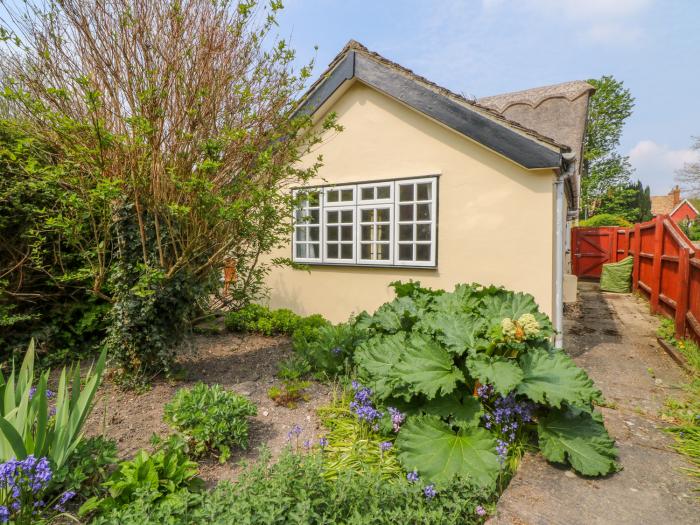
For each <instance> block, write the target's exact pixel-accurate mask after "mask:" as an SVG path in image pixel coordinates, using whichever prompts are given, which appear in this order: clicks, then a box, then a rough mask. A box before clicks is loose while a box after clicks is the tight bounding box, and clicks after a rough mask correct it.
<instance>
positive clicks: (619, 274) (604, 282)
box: [600, 256, 634, 293]
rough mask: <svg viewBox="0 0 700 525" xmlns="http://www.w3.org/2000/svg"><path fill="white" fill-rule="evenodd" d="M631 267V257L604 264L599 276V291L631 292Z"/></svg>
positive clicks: (632, 259) (632, 264) (632, 261)
mask: <svg viewBox="0 0 700 525" xmlns="http://www.w3.org/2000/svg"><path fill="white" fill-rule="evenodd" d="M633 266H634V258H633V257H632V256H629V257H625V258H624V259H622V260H621V261H620V262H616V263H608V264H604V265H603V271H602V272H601V274H600V289H601V290H602V291H603V292H617V293H628V292H631V291H632V267H633Z"/></svg>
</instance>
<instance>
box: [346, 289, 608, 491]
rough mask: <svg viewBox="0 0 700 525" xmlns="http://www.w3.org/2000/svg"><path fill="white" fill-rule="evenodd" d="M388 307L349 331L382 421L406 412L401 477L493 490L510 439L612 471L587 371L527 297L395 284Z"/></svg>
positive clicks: (589, 470) (584, 467)
mask: <svg viewBox="0 0 700 525" xmlns="http://www.w3.org/2000/svg"><path fill="white" fill-rule="evenodd" d="M394 286H395V289H396V291H397V297H396V299H395V300H393V301H391V302H388V303H386V304H384V305H382V306H380V307H379V309H378V310H377V311H376V312H375V313H374V314H373V315H370V314H367V313H362V314H360V315H359V316H358V317H357V318H356V319H355V323H354V327H355V329H356V331H358V333H361V334H362V336H363V337H362V342H361V343H360V344H359V346H358V348H357V350H356V351H355V354H354V360H355V364H356V366H357V370H358V377H359V379H360V381H361V382H362V384H364V385H367V387H368V388H369V390H370V391H371V393H372V396H373V400H374V402H375V403H376V405H377V407H379V408H380V409H381V411H382V413H384V414H386V416H385V419H387V422H385V424H386V425H389V427H391V425H392V422H391V421H390V420H389V419H390V416H389V414H395V413H397V412H399V411H400V412H401V413H402V414H405V416H406V417H405V422H403V424H402V425H396V424H395V418H394V424H393V430H394V431H397V432H398V435H397V438H396V447H397V451H398V456H399V459H400V461H401V462H402V464H403V466H404V468H405V469H406V471H408V472H413V471H414V470H415V471H417V472H418V473H419V474H420V476H421V478H422V479H426V480H428V481H431V482H434V483H438V484H440V483H447V482H449V481H450V480H451V479H452V478H453V477H454V476H455V475H458V474H460V475H466V476H469V477H470V478H471V479H473V480H474V481H475V482H476V483H478V484H479V485H482V486H485V487H488V486H494V485H495V483H496V482H497V480H498V478H499V476H501V475H502V474H503V473H504V463H505V462H506V461H507V460H508V458H509V455H511V454H512V451H511V447H512V446H513V444H514V443H515V441H516V440H517V439H529V440H530V441H532V442H533V443H537V444H538V445H539V449H540V451H541V453H542V454H543V455H544V456H545V457H546V458H547V459H548V460H550V461H553V462H557V463H569V464H570V465H571V466H572V467H573V468H574V470H576V471H577V472H579V473H580V474H583V475H589V476H598V475H605V474H608V473H610V472H613V471H615V470H616V469H617V468H618V466H617V463H616V458H617V450H616V449H615V446H614V441H613V440H612V439H611V438H610V436H609V435H608V433H607V431H606V430H605V427H604V425H603V421H602V416H601V415H600V414H599V413H598V412H597V411H596V410H595V408H594V403H596V402H600V401H601V400H602V398H601V393H600V391H599V390H598V389H597V388H596V387H595V385H594V384H593V382H592V381H591V379H590V378H589V377H588V375H587V374H586V372H585V371H584V370H582V369H581V368H579V367H578V366H576V364H575V363H574V362H573V361H572V360H571V358H570V357H568V356H567V355H566V354H565V353H564V352H563V350H561V349H558V348H554V346H553V345H552V343H551V340H552V336H553V335H554V330H553V326H552V323H551V321H550V320H549V318H548V317H547V316H546V315H545V314H543V313H542V312H540V310H539V308H538V306H537V304H536V302H535V300H534V298H533V297H532V296H531V295H528V294H524V293H516V292H512V291H508V290H505V289H503V288H497V287H493V286H491V287H484V286H480V285H476V284H474V285H464V284H460V285H457V286H456V287H455V290H454V291H453V292H442V291H433V290H428V289H424V288H421V287H420V285H419V283H409V284H402V283H394Z"/></svg>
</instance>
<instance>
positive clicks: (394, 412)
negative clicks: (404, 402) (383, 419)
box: [389, 407, 406, 432]
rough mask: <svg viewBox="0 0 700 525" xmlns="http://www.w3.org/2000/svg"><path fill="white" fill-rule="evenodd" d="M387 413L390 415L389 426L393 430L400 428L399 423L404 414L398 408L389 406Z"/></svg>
mask: <svg viewBox="0 0 700 525" xmlns="http://www.w3.org/2000/svg"><path fill="white" fill-rule="evenodd" d="M389 415H390V416H391V426H392V428H393V429H394V432H398V431H399V430H401V423H403V422H404V421H405V419H406V414H402V413H401V412H399V410H398V409H396V408H394V407H389Z"/></svg>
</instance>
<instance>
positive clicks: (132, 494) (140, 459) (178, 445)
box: [80, 437, 204, 516]
mask: <svg viewBox="0 0 700 525" xmlns="http://www.w3.org/2000/svg"><path fill="white" fill-rule="evenodd" d="M197 472H198V469H197V464H196V463H195V462H194V461H190V460H189V459H188V458H187V453H186V446H185V444H184V443H183V442H182V441H181V440H179V439H177V438H176V437H171V438H170V439H169V440H167V441H166V442H164V443H162V444H161V445H160V446H159V447H158V449H157V450H156V451H155V452H154V453H152V454H150V453H148V452H146V451H145V450H140V451H139V452H138V453H137V454H136V457H134V459H132V460H129V461H123V462H121V463H120V464H119V465H118V466H117V469H116V470H115V471H114V472H113V473H112V475H111V476H110V477H109V479H107V481H105V482H104V483H103V484H102V491H103V492H107V493H108V495H107V496H104V497H100V496H93V497H92V498H90V499H88V500H87V501H86V502H85V503H84V504H83V505H82V506H81V507H80V515H81V516H85V515H87V514H90V513H93V512H95V513H108V512H110V511H112V510H115V509H120V508H123V507H127V506H129V505H131V504H133V503H134V502H135V501H137V500H140V501H147V502H149V503H156V502H162V501H164V500H168V499H169V498H172V497H174V496H176V495H177V493H178V492H179V491H181V490H183V489H187V490H189V491H199V490H202V489H203V488H204V483H203V482H202V480H201V479H200V478H198V477H197Z"/></svg>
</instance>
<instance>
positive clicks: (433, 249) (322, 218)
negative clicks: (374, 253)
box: [292, 176, 439, 268]
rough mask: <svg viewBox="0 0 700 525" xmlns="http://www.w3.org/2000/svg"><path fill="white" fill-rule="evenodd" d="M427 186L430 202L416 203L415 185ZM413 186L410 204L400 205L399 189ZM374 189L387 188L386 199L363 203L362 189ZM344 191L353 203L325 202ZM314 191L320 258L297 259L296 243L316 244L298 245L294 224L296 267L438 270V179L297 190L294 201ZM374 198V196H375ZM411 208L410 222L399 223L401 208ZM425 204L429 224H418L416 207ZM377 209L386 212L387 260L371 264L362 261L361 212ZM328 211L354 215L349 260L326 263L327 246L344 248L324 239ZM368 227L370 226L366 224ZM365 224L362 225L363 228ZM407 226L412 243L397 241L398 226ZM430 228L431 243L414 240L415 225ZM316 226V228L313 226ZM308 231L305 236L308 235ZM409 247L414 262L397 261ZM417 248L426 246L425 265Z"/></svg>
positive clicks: (364, 201) (372, 260)
mask: <svg viewBox="0 0 700 525" xmlns="http://www.w3.org/2000/svg"><path fill="white" fill-rule="evenodd" d="M425 183H428V184H430V185H431V186H430V191H431V198H430V200H426V201H418V200H417V198H418V195H417V185H418V184H425ZM409 184H410V185H412V186H413V188H414V195H413V200H412V201H404V202H400V201H399V198H400V191H399V187H400V186H402V185H409ZM377 186H388V187H389V198H382V199H362V189H363V188H369V187H377ZM344 189H352V190H353V199H352V201H338V202H330V203H329V202H328V199H327V195H328V192H329V191H342V190H344ZM315 191H317V192H318V193H319V204H318V211H319V224H318V228H319V240H318V244H319V256H318V257H314V258H310V257H303V258H302V257H297V256H296V253H297V252H296V250H297V244H298V243H304V244H307V245H308V244H316V241H313V242H312V241H309V240H306V241H297V224H296V223H294V226H295V227H294V232H293V236H292V260H293V261H294V262H299V263H316V264H319V263H320V264H328V265H339V266H352V265H362V266H378V267H381V266H384V267H425V268H436V267H437V243H438V239H437V225H438V198H439V196H438V176H426V177H416V178H405V179H393V180H384V181H375V182H362V183H357V184H339V185H334V186H318V187H310V188H303V189H299V190H294V192H293V195H294V196H295V197H296V196H297V195H298V194H299V193H301V192H303V193H312V192H315ZM375 195H376V192H375ZM407 203H408V204H411V205H413V218H412V220H410V221H400V213H399V211H400V206H401V205H405V204H407ZM419 204H428V205H429V210H430V219H429V220H419V219H418V217H417V210H418V209H417V205H419ZM376 208H388V209H389V215H390V220H389V241H388V243H386V244H387V245H388V247H389V259H388V260H386V259H385V260H374V259H363V258H362V244H363V243H362V241H361V238H362V222H361V218H362V210H366V209H376ZM304 209H305V210H308V209H316V207H313V208H309V207H308V206H307V207H305V208H304ZM329 210H334V211H338V213H340V212H341V211H347V210H352V211H353V224H352V231H353V241H352V258H351V259H329V258H328V257H327V253H328V252H327V250H328V243H329V242H330V243H331V244H334V243H337V244H343V242H342V241H340V240H338V241H328V240H327V239H326V237H327V235H326V234H327V232H326V226H327V224H326V219H327V217H326V214H327V212H328V211H329ZM293 219H294V220H295V221H296V210H295V211H294V216H293ZM366 224H369V223H366ZM366 224H365V225H366ZM371 224H372V225H373V226H374V227H375V228H376V225H377V222H376V220H375V221H373V222H372V223H371ZM406 224H410V225H412V231H413V239H412V240H411V241H400V240H399V233H400V226H401V225H406ZM420 224H429V225H430V240H429V241H419V240H418V239H417V234H418V225H420ZM314 226H315V225H314ZM308 231H309V230H308V228H307V232H308ZM369 242H371V243H372V244H381V242H380V241H377V240H374V241H369ZM405 244H411V246H413V259H411V260H408V261H400V260H399V249H400V246H401V245H405ZM417 245H428V246H429V247H430V257H429V260H426V261H418V260H416V247H417Z"/></svg>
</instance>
